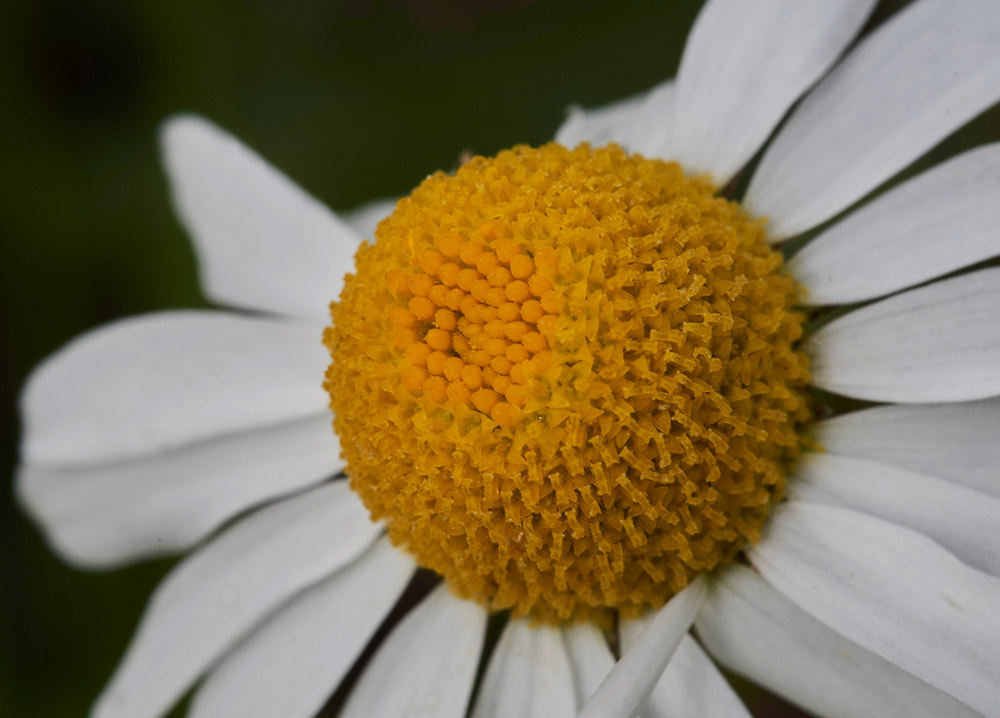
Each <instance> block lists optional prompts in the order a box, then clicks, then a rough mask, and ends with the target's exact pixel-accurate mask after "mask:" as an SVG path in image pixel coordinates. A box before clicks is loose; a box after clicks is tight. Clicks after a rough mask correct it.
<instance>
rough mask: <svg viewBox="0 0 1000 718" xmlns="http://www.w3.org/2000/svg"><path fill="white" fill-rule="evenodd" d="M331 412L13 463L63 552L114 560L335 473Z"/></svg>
mask: <svg viewBox="0 0 1000 718" xmlns="http://www.w3.org/2000/svg"><path fill="white" fill-rule="evenodd" d="M338 448H339V447H338V444H337V439H336V437H335V436H334V435H333V430H332V428H331V417H330V414H329V413H323V414H320V415H319V416H316V417H312V418H309V419H304V420H301V421H295V422H291V423H288V424H279V425H277V426H271V427H266V428H264V429H258V430H256V431H248V432H245V433H241V434H235V435H232V436H224V437H220V438H217V439H210V440H208V441H206V442H203V443H199V444H191V445H189V446H185V447H181V448H178V449H174V450H172V451H169V452H167V453H164V454H156V455H154V456H149V457H145V458H141V459H135V460H132V461H124V462H120V463H116V464H106V465H99V466H88V467H84V468H78V469H58V468H55V469H54V468H48V467H43V466H31V465H28V466H23V467H21V468H20V469H19V470H18V476H17V490H18V494H19V496H20V498H21V501H22V502H23V503H24V504H25V505H26V506H27V507H28V510H29V511H30V512H31V513H32V514H33V515H34V516H35V517H36V519H37V520H38V521H39V522H40V523H41V524H42V527H43V528H44V529H45V531H46V533H47V535H48V538H49V541H50V543H51V544H52V546H53V548H54V549H55V550H56V552H57V553H59V554H60V555H61V556H62V557H63V558H64V559H66V560H67V561H70V562H71V563H74V564H77V565H79V566H83V567H89V568H99V567H108V566H114V565H118V564H121V563H125V562H130V561H135V560H138V559H141V558H148V557H150V556H158V555H163V554H169V553H173V552H176V551H179V550H181V549H186V548H190V547H191V546H193V545H194V544H195V543H196V542H198V541H200V540H201V539H203V538H204V537H205V536H207V535H208V534H209V533H210V532H211V531H213V530H214V529H215V528H217V527H218V526H219V525H220V524H221V523H222V522H223V521H225V520H226V519H228V518H230V517H232V516H234V515H236V514H237V513H239V512H240V511H242V510H244V509H246V508H248V507H250V506H253V505H255V504H258V503H260V502H262V501H267V500H269V499H272V498H275V497H277V496H281V495H283V494H287V493H290V492H293V491H297V490H299V489H302V488H305V487H306V486H309V485H310V484H313V483H316V482H318V481H319V480H321V479H323V478H326V477H330V476H333V475H335V474H337V473H339V472H340V471H341V470H342V469H343V466H344V463H343V462H342V461H341V460H340V458H339V457H338V455H337V454H338Z"/></svg>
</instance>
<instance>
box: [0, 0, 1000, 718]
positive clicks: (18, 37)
mask: <svg viewBox="0 0 1000 718" xmlns="http://www.w3.org/2000/svg"><path fill="white" fill-rule="evenodd" d="M902 4H904V3H903V2H902V1H898V2H884V3H882V4H881V5H880V6H879V9H878V12H877V14H876V18H875V20H873V22H874V21H877V20H878V19H880V18H882V17H885V16H886V15H887V14H888V13H890V12H891V11H893V10H895V9H897V8H898V7H899V6H900V5H902ZM699 6H700V3H699V2H693V1H692V2H655V1H647V2H641V1H636V2H622V1H620V0H603V1H600V2H582V1H581V0H328V1H326V2H322V1H320V0H283V1H281V2H264V1H263V0H248V1H246V2H225V1H216V0H212V1H205V2H199V3H190V4H188V3H183V2H155V3H124V2H117V1H111V0H73V1H71V0H39V1H36V2H30V3H27V2H15V3H13V4H11V3H5V11H4V20H3V22H2V24H0V93H2V94H0V102H2V105H0V106H2V107H3V120H4V123H5V126H6V131H5V132H4V133H3V136H4V138H5V140H6V142H5V147H4V149H3V158H4V163H3V167H4V179H5V182H4V191H3V193H2V194H0V217H2V226H3V237H2V240H0V241H2V248H3V249H2V251H3V258H2V261H0V327H2V339H3V342H2V347H0V395H2V396H0V399H2V401H0V406H2V408H3V413H2V422H3V425H2V429H3V431H2V439H3V442H2V448H0V466H2V467H3V471H4V473H5V479H7V478H8V477H9V475H10V471H9V470H10V469H12V467H13V466H14V465H15V463H16V454H17V435H18V426H17V417H16V409H15V404H16V397H17V392H18V390H19V387H20V385H21V383H22V381H23V379H24V377H25V376H26V375H27V373H28V371H29V370H30V369H31V367H32V366H33V365H34V364H35V363H36V362H38V361H39V360H40V359H41V358H42V357H44V356H45V355H46V354H48V353H50V352H52V351H53V350H55V349H56V348H58V347H59V346H60V345H61V344H63V343H64V342H66V341H67V340H68V339H70V338H71V337H73V336H74V335H76V334H78V333H80V332H83V331H86V330H87V329H89V328H92V327H94V326H96V325H98V324H101V323H102V322H106V321H108V320H112V319H116V318H118V317H122V316H125V315H129V314H134V313H137V312H147V311H153V310H159V309H166V308H172V307H198V306H205V301H204V300H203V299H202V297H201V295H200V293H199V289H198V286H197V282H196V268H195V263H194V257H193V254H192V252H191V249H190V246H189V244H188V241H187V239H186V237H185V235H184V233H183V232H182V230H181V228H180V227H179V226H178V224H177V222H176V220H175V219H174V217H173V215H172V214H171V210H170V207H169V203H168V199H167V194H166V187H165V182H164V178H163V175H162V173H161V170H160V166H159V161H158V157H157V147H156V141H155V135H156V129H157V125H158V124H159V123H160V121H161V120H162V119H163V118H164V117H166V116H168V115H170V114H171V113H174V112H177V111H194V112H198V113H202V114H204V115H206V116H208V117H209V118H211V119H213V120H215V121H216V122H218V123H219V124H220V125H222V126H223V127H225V128H227V129H229V130H230V131H232V132H233V133H235V134H236V135H237V136H239V137H240V138H242V139H243V140H244V141H246V142H247V143H248V144H249V145H251V146H252V147H254V148H256V149H257V150H258V151H259V152H260V153H261V154H262V155H264V156H265V157H266V158H268V159H269V160H270V161H271V162H273V163H274V164H276V165H277V166H278V167H280V168H282V169H283V170H285V171H286V172H287V173H288V174H289V175H290V176H291V177H293V178H294V179H295V180H297V181H298V182H299V183H301V184H302V185H303V186H304V187H305V188H306V189H307V190H309V191H310V192H312V193H313V194H314V195H316V196H317V197H319V198H321V199H322V200H324V201H326V202H327V203H329V204H330V205H331V206H332V207H334V208H336V209H346V208H350V207H352V206H354V205H357V204H359V203H361V202H364V201H365V200H368V199H371V198H376V197H383V196H387V195H394V194H402V193H406V192H407V191H408V190H409V188H411V187H413V186H414V185H415V184H416V183H417V182H419V181H420V180H421V179H422V178H423V177H424V176H425V175H427V174H428V173H429V172H431V171H433V170H435V169H438V168H445V169H447V168H451V167H453V166H454V165H455V164H456V160H457V158H458V156H459V154H460V153H461V152H463V151H466V150H471V151H473V152H476V153H484V154H491V153H494V152H496V151H498V150H500V149H503V148H505V147H509V146H511V145H513V144H515V143H520V142H528V143H533V144H539V143H542V142H545V141H546V140H548V139H549V138H551V136H552V134H553V133H554V131H555V129H556V127H557V126H558V124H559V123H560V121H561V119H562V118H563V116H564V111H565V108H566V107H567V105H569V104H572V103H579V104H582V105H584V106H590V105H595V104H601V103H604V102H608V101H610V100H614V99H617V98H620V97H623V96H626V95H630V94H632V93H635V92H637V91H640V90H642V89H645V88H647V87H649V86H650V85H653V84H654V83H656V82H658V81H660V80H662V79H664V78H666V77H668V76H671V75H673V74H674V71H675V69H676V66H677V62H678V59H679V57H680V52H681V49H682V47H683V40H684V37H685V35H686V33H687V31H688V28H689V27H690V25H691V22H692V20H693V19H694V16H695V14H696V13H697V10H698V7H699ZM998 123H1000V117H998V114H997V112H996V111H993V112H991V113H989V114H988V115H986V116H984V117H982V118H980V119H979V120H977V121H976V123H974V124H973V126H972V127H971V128H970V129H968V130H966V131H964V132H963V133H962V134H960V135H959V136H957V137H956V138H952V139H951V140H949V141H948V143H947V145H946V146H945V147H944V148H943V149H942V150H941V152H940V153H939V154H949V153H950V152H952V151H954V150H955V149H957V148H960V147H963V146H969V145H972V144H976V143H977V142H981V141H983V140H985V139H989V138H990V137H992V138H993V139H996V137H997V133H996V128H997V126H998ZM0 513H2V515H0V533H2V540H0V716H10V717H12V718H13V717H20V716H30V717H34V716H41V717H48V716H78V715H83V714H85V712H86V710H87V708H88V706H89V704H90V702H91V700H92V699H93V697H94V696H95V695H96V694H97V692H98V691H99V690H100V688H101V686H102V684H103V682H104V681H105V679H106V678H107V677H108V675H109V674H110V672H111V670H112V669H113V667H114V665H115V663H116V661H117V660H118V658H119V656H120V654H121V651H122V650H123V649H124V647H125V645H126V643H127V641H128V639H129V636H130V634H131V632H132V630H133V628H134V626H135V623H136V621H137V619H138V617H139V615H140V612H141V610H142V608H143V605H144V603H145V600H146V597H147V596H148V594H149V592H150V590H151V589H152V588H153V586H154V585H155V583H156V581H157V580H158V579H159V578H160V577H161V576H162V575H163V574H164V572H165V571H166V570H168V569H169V567H170V565H171V562H170V561H157V562H153V563H147V564H143V565H140V566H136V567H132V568H127V569H123V570H119V571H115V572H111V573H107V574H86V573H80V572H77V571H74V570H72V569H70V568H68V567H66V566H64V565H62V564H61V563H60V562H59V561H58V560H57V559H56V558H54V557H53V556H52V555H51V554H50V553H49V552H48V551H47V549H46V547H45V546H44V544H43V543H42V541H41V539H40V537H39V534H38V533H37V531H36V530H35V528H34V527H33V526H32V525H31V524H30V523H29V522H28V520H27V519H26V518H25V517H24V516H23V515H22V514H21V513H20V512H19V511H18V509H17V507H16V505H15V503H14V500H13V497H12V493H11V490H10V482H9V481H6V480H5V486H4V488H3V490H0ZM744 688H745V687H744ZM745 695H746V697H747V700H748V701H749V702H750V703H751V704H752V706H753V710H754V712H755V715H758V716H768V715H771V716H796V715H801V714H799V713H798V712H796V711H795V710H794V709H790V708H788V707H787V706H783V705H782V704H781V703H780V702H779V701H777V700H775V699H771V698H769V697H767V696H766V695H764V694H762V693H761V692H759V691H756V690H753V689H749V690H747V692H746V694H745Z"/></svg>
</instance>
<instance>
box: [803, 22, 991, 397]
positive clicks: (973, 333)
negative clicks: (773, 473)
mask: <svg viewBox="0 0 1000 718" xmlns="http://www.w3.org/2000/svg"><path fill="white" fill-rule="evenodd" d="M998 7H1000V5H998ZM997 316H1000V269H984V270H981V271H978V272H972V273H970V274H965V275H961V276H958V277H954V278H952V279H946V280H943V281H940V282H937V283H936V284H931V285H928V286H926V287H920V288H918V289H913V290H910V291H909V292H906V293H904V294H899V295H896V296H893V297H889V298H888V299H883V300H882V301H880V302H877V303H876V304H872V305H869V306H867V307H863V308H861V309H858V310H856V311H853V312H850V313H849V314H846V315H844V316H842V317H840V318H839V319H835V320H834V321H832V322H830V323H829V324H828V325H826V326H825V327H823V328H822V329H820V330H819V331H818V332H817V333H816V334H815V335H814V336H813V337H812V339H811V340H810V342H809V343H808V345H807V350H808V351H809V353H810V354H811V355H812V357H813V359H814V363H813V366H812V371H813V383H814V384H815V385H816V386H819V387H822V388H824V389H828V390H829V391H833V392H837V393H838V394H845V395H847V396H853V397H857V398H859V399H870V400H873V401H893V402H902V403H916V402H939V401H940V402H946V401H967V400H972V399H983V398H986V397H990V396H996V395H998V394H1000V371H998V370H997V369H998V367H1000V321H997Z"/></svg>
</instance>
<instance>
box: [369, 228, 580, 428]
mask: <svg viewBox="0 0 1000 718" xmlns="http://www.w3.org/2000/svg"><path fill="white" fill-rule="evenodd" d="M494 240H496V241H494ZM431 242H432V246H433V248H432V249H425V250H423V251H422V252H420V254H419V256H418V257H417V261H416V267H414V268H413V270H412V271H409V272H407V271H404V270H402V269H391V270H389V271H388V272H386V275H385V282H386V286H388V288H389V292H390V293H391V294H392V296H393V298H394V299H395V300H396V301H397V302H405V304H403V303H401V304H398V305H397V306H394V307H392V308H391V309H390V310H389V321H390V322H391V323H392V326H393V335H392V339H393V343H394V344H395V346H396V347H397V348H398V349H401V350H403V355H404V357H405V358H406V360H407V361H408V362H409V366H407V367H405V368H404V369H403V372H402V375H401V378H402V382H403V385H404V386H405V387H406V389H407V390H409V391H410V392H411V393H412V394H414V395H419V394H425V395H427V396H428V397H430V398H432V399H433V400H434V401H436V402H437V403H439V404H441V403H444V402H445V400H447V399H450V400H452V401H454V402H458V403H462V404H471V405H472V406H474V407H475V408H476V409H478V410H479V411H481V412H483V413H484V414H489V415H490V417H491V418H492V419H493V421H495V422H497V423H498V424H500V425H501V426H511V424H513V422H514V420H515V419H516V418H517V417H518V414H519V411H518V409H519V408H520V407H523V406H524V405H525V403H526V402H527V399H528V390H527V388H526V386H525V382H526V380H527V377H528V376H529V375H530V374H532V373H538V372H541V371H544V370H545V369H547V368H548V367H549V366H550V365H551V353H550V352H549V350H548V349H549V343H548V339H546V335H548V334H551V332H552V331H553V330H554V329H555V326H556V321H557V319H558V313H559V310H560V307H561V300H560V298H559V297H558V296H557V294H556V292H555V291H554V290H553V286H552V282H551V281H550V280H549V279H548V278H546V276H545V275H546V274H552V273H553V272H552V271H551V270H553V269H554V267H555V264H556V262H558V257H557V255H556V253H555V252H554V251H553V250H552V249H551V248H542V250H541V251H539V253H538V254H537V255H536V256H535V257H532V256H531V255H529V254H526V253H525V252H522V251H521V249H520V247H518V245H517V243H516V242H514V241H513V240H511V239H499V240H498V239H497V235H496V232H495V230H494V229H493V227H492V226H491V225H490V224H489V223H487V224H484V225H483V226H481V227H479V228H478V229H477V230H476V231H475V232H474V233H473V238H471V239H469V238H467V237H465V236H463V235H462V234H458V233H455V234H447V235H443V236H438V237H431ZM536 262H537V264H538V269H539V271H538V272H537V273H536V271H535V270H536Z"/></svg>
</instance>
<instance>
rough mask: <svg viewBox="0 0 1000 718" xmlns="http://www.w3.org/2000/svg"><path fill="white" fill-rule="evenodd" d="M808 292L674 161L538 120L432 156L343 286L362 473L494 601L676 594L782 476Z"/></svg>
mask: <svg viewBox="0 0 1000 718" xmlns="http://www.w3.org/2000/svg"><path fill="white" fill-rule="evenodd" d="M796 294H797V287H796V285H795V284H794V283H793V281H792V280H791V279H790V278H789V277H787V276H786V275H785V274H784V273H783V272H782V270H781V257H780V255H778V254H777V253H775V252H774V251H772V250H771V249H769V248H768V246H767V244H766V242H765V241H764V232H763V229H762V225H761V223H759V222H757V221H756V220H754V219H752V218H751V217H749V216H748V215H747V214H746V213H745V212H744V211H743V210H742V209H741V208H740V207H739V206H738V205H737V204H735V203H732V202H729V201H726V200H724V199H720V198H718V197H716V196H715V195H714V191H713V188H712V187H711V185H710V184H708V183H707V182H705V181H702V180H700V179H689V178H687V177H685V175H684V173H683V171H682V170H681V168H680V167H678V166H677V165H675V164H669V163H665V162H660V161H656V160H647V159H644V158H642V157H640V156H637V155H628V154H626V153H625V152H624V151H623V150H621V149H620V148H618V147H617V146H614V145H611V146H608V147H606V148H602V149H592V148H590V147H589V146H587V145H581V146H579V147H577V148H576V149H575V150H569V149H566V148H564V147H561V146H559V145H555V144H550V145H546V146H544V147H541V148H538V149H532V148H529V147H517V148H514V149H513V150H510V151H507V152H502V153H500V154H499V155H498V156H497V157H495V158H483V157H477V158H474V159H473V160H471V161H469V162H467V163H466V164H464V165H463V166H462V167H461V168H459V170H458V171H457V172H456V173H455V174H454V175H446V174H443V173H438V174H435V175H433V176H431V177H429V178H428V179H426V180H425V181H424V182H423V183H422V184H421V185H420V186H419V187H418V188H417V189H416V190H415V191H414V192H413V194H412V195H411V196H410V197H408V198H405V199H403V200H400V201H399V203H398V204H397V206H396V209H395V211H394V212H393V214H392V215H391V216H390V217H388V218H387V219H385V220H383V221H382V223H381V224H380V225H379V227H378V229H377V231H376V242H375V244H374V245H373V244H368V243H366V244H364V245H362V247H361V248H360V249H359V251H358V255H357V274H356V275H352V276H348V277H347V279H346V283H345V287H344V290H343V293H342V294H341V297H340V301H339V302H337V303H335V304H333V305H332V307H331V309H332V314H333V326H332V327H331V328H329V329H328V330H327V331H326V334H325V337H324V340H325V342H326V344H327V346H328V347H329V349H330V352H331V355H332V357H333V362H332V364H331V366H330V369H329V370H328V372H327V377H326V383H325V386H326V389H327V390H328V391H329V393H330V397H331V404H330V405H331V408H332V409H333V411H334V415H335V416H336V419H335V427H336V431H337V435H338V436H339V438H340V441H341V445H342V448H343V454H344V458H345V459H346V461H347V464H348V468H347V472H348V475H349V476H350V481H351V486H352V487H353V488H354V489H355V490H356V491H357V492H358V493H359V494H360V496H361V498H362V499H363V500H364V502H365V504H366V506H367V507H368V508H369V510H370V511H371V513H372V516H373V518H375V519H382V520H384V521H385V523H386V527H387V530H388V533H389V536H390V538H391V539H392V540H393V542H394V543H396V544H397V545H398V546H400V547H403V548H405V549H406V550H407V551H409V552H410V553H411V554H412V555H413V556H414V557H415V558H416V559H417V561H418V562H419V563H420V564H421V565H423V566H425V567H427V568H430V569H433V570H434V571H437V572H438V573H440V574H441V575H443V576H444V578H445V580H446V581H447V582H448V584H449V586H450V587H451V588H452V590H453V591H455V592H456V593H457V594H459V595H461V596H464V597H467V598H472V599H475V600H478V601H481V602H482V603H484V604H485V605H487V606H488V607H490V608H491V609H495V610H498V609H505V608H511V609H514V610H515V611H517V612H519V613H524V614H530V615H532V616H533V617H535V618H537V619H540V620H552V621H554V620H565V619H576V618H586V617H591V616H595V615H598V614H603V613H605V612H607V611H610V610H613V609H617V610H618V611H620V612H622V613H623V614H625V615H635V614H637V613H638V612H640V611H642V610H644V609H646V608H648V607H650V606H659V605H662V604H663V603H664V602H665V601H666V600H668V599H669V598H670V596H672V595H673V594H674V593H676V592H677V591H679V590H680V589H682V588H683V587H684V586H685V585H686V584H687V583H688V581H689V580H690V579H691V578H692V577H693V576H694V575H695V574H696V573H698V572H700V571H704V570H709V569H712V568H714V567H716V566H718V565H720V564H722V563H725V562H727V561H731V560H733V559H734V558H735V557H736V556H737V555H738V554H739V552H740V551H741V550H742V549H743V547H744V546H745V545H746V544H747V543H748V542H751V541H754V540H755V539H756V538H757V537H758V535H759V532H760V528H761V526H762V524H763V522H764V520H765V519H766V517H767V515H768V512H769V511H770V508H771V506H772V505H773V504H774V503H775V502H776V501H777V500H778V499H779V498H780V496H781V494H782V490H783V486H784V482H785V478H784V477H785V473H786V470H787V466H788V463H789V462H790V461H791V460H792V459H793V458H794V456H795V455H796V453H797V451H798V449H799V446H800V435H801V432H800V429H801V426H802V424H803V422H805V421H807V420H808V419H809V415H810V414H809V410H808V402H807V399H806V394H805V386H806V383H807V381H808V368H807V363H806V359H805V357H804V355H803V354H802V353H801V352H800V351H799V350H798V349H797V342H798V341H799V339H800V337H801V334H802V316H801V315H800V314H799V313H797V312H796V311H795V310H794V303H795V299H796Z"/></svg>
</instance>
